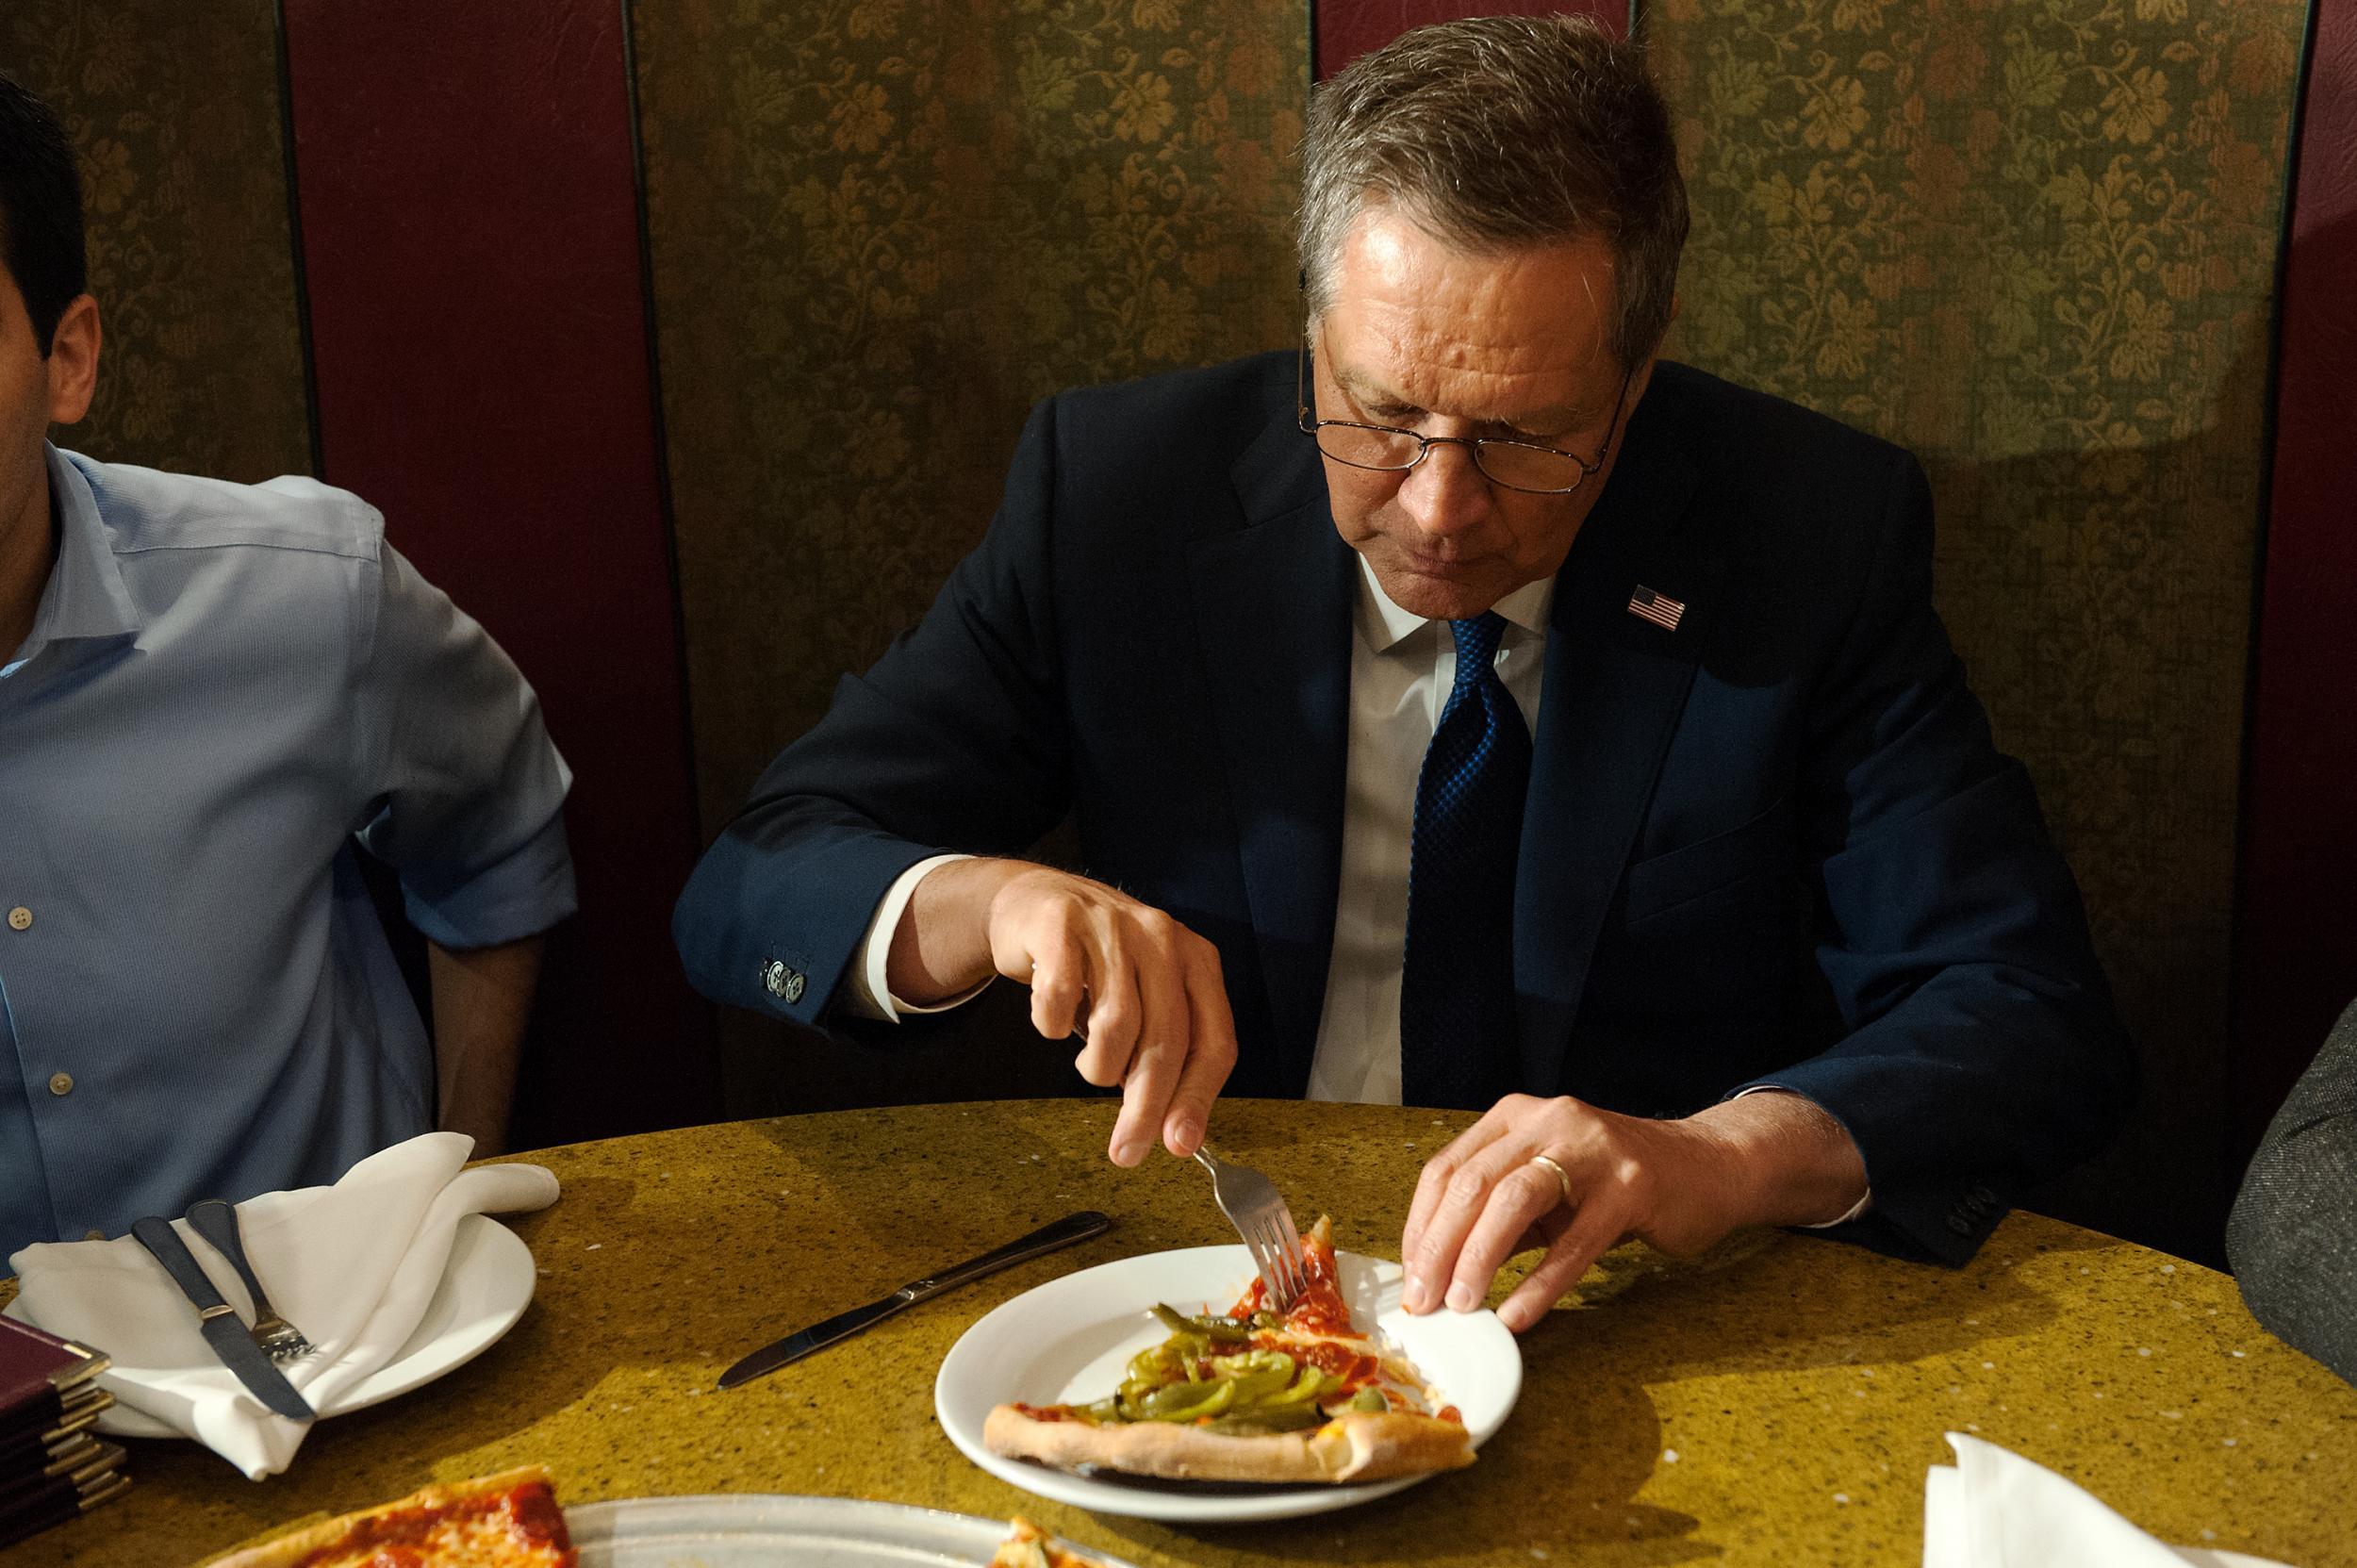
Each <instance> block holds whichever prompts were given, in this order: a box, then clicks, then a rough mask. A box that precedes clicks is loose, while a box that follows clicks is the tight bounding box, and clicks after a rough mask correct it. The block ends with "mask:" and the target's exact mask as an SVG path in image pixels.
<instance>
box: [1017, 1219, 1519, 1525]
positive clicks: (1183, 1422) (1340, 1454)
mask: <svg viewBox="0 0 2357 1568" xmlns="http://www.w3.org/2000/svg"><path fill="white" fill-rule="evenodd" d="M1302 1250H1303V1252H1304V1253H1305V1254H1306V1255H1307V1258H1308V1261H1309V1273H1310V1284H1309V1288H1308V1289H1306V1290H1304V1291H1303V1292H1302V1294H1301V1297H1300V1299H1299V1300H1297V1301H1295V1302H1294V1305H1293V1306H1292V1308H1291V1309H1289V1310H1288V1311H1286V1312H1282V1313H1279V1312H1273V1311H1271V1310H1270V1309H1269V1305H1268V1299H1267V1293H1266V1288H1265V1287H1264V1286H1263V1284H1262V1283H1261V1281H1260V1280H1259V1279H1255V1280H1254V1281H1253V1282H1252V1288H1251V1289H1250V1290H1248V1291H1246V1292H1245V1293H1244V1298H1243V1299H1242V1300H1240V1301H1238V1302H1237V1303H1236V1304H1235V1306H1233V1307H1232V1308H1230V1309H1229V1310H1228V1312H1227V1313H1226V1315H1224V1316H1209V1315H1207V1316H1200V1317H1190V1316H1188V1315H1186V1314H1184V1313H1182V1312H1178V1311H1176V1310H1175V1309H1173V1308H1171V1307H1169V1306H1166V1305H1157V1306H1156V1307H1155V1308H1154V1309H1153V1310H1154V1314H1155V1316H1157V1317H1158V1318H1160V1319H1161V1320H1162V1324H1163V1326H1164V1327H1165V1328H1167V1329H1170V1337H1169V1338H1168V1339H1166V1340H1164V1341H1163V1342H1162V1344H1160V1345H1155V1346H1153V1347H1152V1348H1150V1349H1146V1350H1143V1351H1140V1352H1139V1353H1138V1354H1137V1355H1136V1356H1134V1357H1132V1358H1131V1359H1130V1362H1129V1372H1128V1376H1126V1377H1125V1378H1123V1379H1122V1381H1121V1386H1120V1387H1119V1388H1118V1389H1116V1390H1114V1391H1113V1393H1112V1394H1111V1395H1108V1396H1106V1397H1105V1398H1102V1399H1099V1400H1096V1402H1095V1403H1093V1404H1087V1405H1026V1404H1010V1405H1000V1406H998V1407H997V1409H996V1410H993V1411H991V1412H990V1416H989V1419H988V1420H986V1421H985V1422H984V1423H983V1425H982V1441H983V1442H984V1443H985V1444H989V1446H990V1449H991V1451H992V1452H993V1453H997V1454H1004V1455H1006V1456H1008V1457H1009V1458H1012V1459H1031V1460H1038V1461H1041V1462H1043V1463H1046V1464H1052V1465H1055V1466H1057V1467H1058V1468H1060V1469H1064V1470H1074V1469H1079V1468H1080V1467H1082V1466H1086V1465H1095V1466H1098V1467H1100V1468H1103V1469H1108V1470H1120V1471H1125V1472H1127V1473H1129V1474H1131V1475H1140V1476H1162V1477H1175V1478H1178V1479H1185V1480H1222V1481H1278V1482H1288V1483H1291V1482H1302V1481H1336V1482H1340V1481H1370V1480H1378V1479H1382V1478H1384V1477H1392V1476H1414V1475H1422V1474H1425V1473H1426V1472H1428V1471H1434V1470H1454V1469H1457V1468H1458V1467H1459V1466H1461V1465H1467V1464H1471V1463H1472V1462H1473V1461H1474V1449H1473V1439H1472V1437H1471V1436H1470V1435H1469V1434H1468V1433H1467V1432H1466V1430H1465V1424H1464V1422H1463V1420H1462V1419H1461V1418H1460V1417H1459V1414H1458V1411H1457V1409H1456V1407H1455V1406H1453V1405H1448V1404H1445V1403H1443V1402H1442V1397H1441V1395H1439V1394H1438V1393H1437V1392H1435V1391H1434V1390H1432V1389H1431V1388H1429V1387H1427V1386H1426V1383H1425V1381H1424V1379H1423V1378H1422V1377H1421V1376H1419V1375H1418V1373H1417V1371H1416V1369H1415V1368H1414V1367H1412V1366H1410V1365H1409V1363H1408V1362H1406V1361H1405V1360H1404V1359H1402V1358H1401V1357H1400V1356H1399V1355H1397V1354H1396V1353H1394V1352H1393V1351H1391V1350H1388V1349H1387V1348H1385V1346H1384V1345H1381V1344H1379V1343H1378V1342H1377V1341H1376V1340H1375V1339H1374V1338H1372V1337H1371V1336H1370V1335H1368V1334H1366V1333H1363V1332H1361V1331H1360V1329H1358V1328H1357V1327H1356V1326H1355V1325H1353V1324H1352V1322H1351V1321H1350V1310H1349V1308H1348V1307H1346V1306H1345V1305H1344V1304H1343V1297H1342V1291H1341V1289H1340V1286H1339V1284H1338V1276H1337V1274H1336V1271H1335V1264H1334V1228H1333V1222H1332V1221H1331V1220H1330V1219H1328V1218H1327V1217H1325V1216H1323V1215H1321V1216H1320V1217H1319V1219H1318V1222H1317V1224H1316V1225H1315V1226H1313V1227H1311V1228H1310V1234H1309V1235H1307V1236H1305V1237H1304V1238H1302Z"/></svg>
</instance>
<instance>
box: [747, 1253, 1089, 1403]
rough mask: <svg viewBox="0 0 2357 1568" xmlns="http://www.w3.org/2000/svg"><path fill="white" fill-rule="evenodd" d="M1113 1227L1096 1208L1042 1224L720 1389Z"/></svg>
mask: <svg viewBox="0 0 2357 1568" xmlns="http://www.w3.org/2000/svg"><path fill="white" fill-rule="evenodd" d="M1112 1229H1113V1220H1112V1218H1111V1216H1109V1215H1106V1214H1101V1213H1097V1212H1096V1210H1094V1209H1083V1210H1081V1211H1080V1213H1072V1214H1066V1215H1064V1217H1063V1218H1062V1219H1060V1220H1057V1221H1056V1222H1055V1223H1054V1224H1052V1225H1043V1226H1041V1227H1040V1228H1039V1229H1038V1230H1034V1231H1032V1232H1031V1233H1030V1235H1028V1236H1021V1237H1018V1238H1016V1239H1015V1240H1014V1241H1011V1242H1009V1243H1008V1244H1007V1245H1006V1246H1000V1247H994V1248H992V1249H991V1250H990V1251H988V1252H985V1253H983V1254H982V1255H981V1257H979V1258H969V1259H967V1260H966V1261H965V1262H964V1263H959V1264H957V1265H955V1266H954V1267H950V1268H946V1269H943V1270H942V1271H941V1272H940V1273H938V1274H930V1275H927V1276H926V1277H925V1278H924V1279H915V1280H911V1281H910V1282H909V1283H907V1284H905V1285H902V1286H901V1287H900V1288H899V1289H898V1290H897V1291H894V1292H893V1293H892V1294H891V1295H890V1296H884V1297H883V1298H882V1299H881V1300H877V1301H870V1302H869V1303H867V1305H865V1307H853V1308H852V1309H851V1310H850V1311H849V1312H837V1313H836V1314H835V1315H834V1316H832V1317H831V1318H828V1319H826V1320H825V1321H823V1322H819V1323H814V1324H812V1325H811V1326H810V1327H809V1328H807V1329H798V1330H797V1331H795V1332H793V1333H791V1334H788V1335H786V1336H785V1338H783V1339H782V1340H779V1341H777V1342H776V1343H775V1344H772V1345H763V1346H762V1347H761V1348H760V1349H758V1350H756V1351H754V1352H753V1353H752V1354H751V1355H750V1356H748V1357H746V1358H745V1359H744V1360H743V1361H741V1362H737V1363H736V1364H735V1365H734V1366H732V1367H730V1368H729V1369H728V1370H727V1371H726V1372H723V1373H721V1374H720V1386H721V1387H722V1388H735V1387H737V1386H738V1385H739V1384H742V1383H749V1382H751V1381H752V1380H753V1379H754V1378H759V1377H761V1376H763V1375H764V1374H766V1373H771V1372H775V1371H776V1370H777V1369H778V1368H780V1367H782V1366H784V1365H786V1364H787V1363H789V1362H799V1361H800V1360H801V1359H802V1358H803V1357H804V1356H807V1355H809V1354H810V1353H811V1352H812V1351H814V1350H824V1349H825V1348H826V1347H827V1346H828V1345H832V1344H834V1343H835V1342H836V1341H837V1340H844V1339H849V1338H850V1337H851V1336H852V1335H853V1334H856V1333H858V1332H860V1331H861V1330H862V1329H871V1328H873V1327H875V1326H876V1325H877V1324H879V1323H882V1321H883V1320H884V1319H885V1318H887V1317H890V1316H891V1315H892V1314H893V1313H895V1312H901V1311H903V1310H905V1309H907V1308H910V1307H914V1306H915V1305H916V1304H917V1303H918V1302H919V1301H929V1300H931V1299H932V1298H933V1297H934V1296H939V1295H940V1294H941V1293H942V1292H944V1291H951V1290H955V1289H957V1288H958V1287H959V1286H960V1285H964V1284H970V1283H972V1282H973V1281H974V1280H977V1279H981V1278H982V1276H984V1275H986V1274H996V1273H997V1272H998V1271H999V1270H1000V1269H1002V1268H1012V1267H1014V1265H1015V1264H1016V1263H1024V1262H1026V1261H1028V1260H1030V1259H1032V1258H1036V1257H1039V1256H1040V1255H1041V1254H1042V1253H1047V1252H1053V1251H1055V1250H1056V1249H1057V1248H1058V1247H1060V1246H1071V1245H1072V1244H1073V1243H1075V1242H1084V1241H1087V1240H1088V1239H1089V1238H1090V1237H1091V1236H1101V1235H1103V1234H1104V1233H1105V1232H1106V1231H1107V1230H1112Z"/></svg>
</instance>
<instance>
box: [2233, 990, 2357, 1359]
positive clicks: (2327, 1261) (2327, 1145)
mask: <svg viewBox="0 0 2357 1568" xmlns="http://www.w3.org/2000/svg"><path fill="white" fill-rule="evenodd" d="M2226 1255H2227V1257H2228V1259H2229V1260H2230V1261H2231V1262H2232V1263H2233V1266H2234V1279H2235V1281H2236V1283H2238V1284H2239V1285H2240V1286H2241V1287H2242V1296H2243V1300H2244V1301H2245V1302H2246V1303H2247V1304H2248V1305H2249V1306H2250V1312H2251V1315H2252V1316H2253V1317H2256V1318H2257V1319H2258V1320H2259V1322H2260V1323H2261V1324H2262V1325H2264V1326H2265V1327H2266V1329H2267V1331H2268V1332H2269V1333H2272V1334H2274V1335H2275V1336H2276V1337H2278V1338H2279V1339H2281V1340H2283V1342H2284V1343H2285V1344H2287V1345H2291V1346H2292V1347H2293V1348H2295V1349H2298V1350H2302V1351H2305V1352H2306V1353H2307V1354H2309V1355H2311V1356H2314V1357H2315V1358H2316V1360H2317V1361H2319V1362H2323V1363H2324V1364H2325V1365H2326V1366H2329V1367H2331V1368H2332V1370H2333V1371H2334V1372H2336V1373H2338V1374H2340V1375H2341V1377H2343V1378H2347V1379H2348V1380H2349V1381H2350V1382H2352V1383H2357V1003H2352V1004H2351V1005H2350V1006H2349V1011H2348V1012H2346V1013H2343V1014H2342V1015H2341V1019H2340V1022H2339V1023H2338V1024H2336V1025H2334V1026H2333V1029H2332V1033H2331V1034H2330V1035H2329V1036H2327V1038H2326V1039H2325V1042H2324V1048H2323V1049H2322V1050H2320V1051H2318V1052H2317V1053H2316V1061H2315V1062H2314V1063H2312V1064H2311V1065H2309V1068H2308V1071H2307V1072H2306V1073H2305V1074H2304V1075H2303V1076H2302V1077H2301V1078H2300V1080H2299V1083H2298V1084H2297V1085H2295V1086H2294V1087H2293V1089H2292V1092H2291V1098H2288V1099H2286V1100H2285V1101H2284V1102H2283V1109H2282V1110H2280V1111H2278V1112H2277V1113H2276V1114H2275V1120H2274V1121H2273V1122H2272V1123H2270V1124H2269V1125H2268V1127H2267V1131H2266V1138H2265V1139H2264V1140H2263V1141H2262V1142H2261V1143H2260V1145H2259V1152H2258V1154H2257V1155H2256V1156H2254V1157H2253V1158H2252V1160H2251V1162H2250V1171H2249V1173H2248V1174H2246V1175H2245V1176H2244V1178H2243V1183H2242V1196H2241V1197H2238V1198H2236V1199H2235V1201H2234V1213H2233V1217H2232V1218H2231V1219H2229V1220H2228V1221H2227V1224H2226Z"/></svg>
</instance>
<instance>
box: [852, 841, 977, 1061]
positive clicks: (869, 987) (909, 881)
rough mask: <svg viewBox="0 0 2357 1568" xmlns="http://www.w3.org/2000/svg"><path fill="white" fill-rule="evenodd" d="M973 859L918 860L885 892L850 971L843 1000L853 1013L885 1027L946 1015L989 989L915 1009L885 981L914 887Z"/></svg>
mask: <svg viewBox="0 0 2357 1568" xmlns="http://www.w3.org/2000/svg"><path fill="white" fill-rule="evenodd" d="M973 858H974V857H973V856H972V855H934V856H932V857H931V858H930V859H927V860H920V861H918V862H917V863H916V864H915V865H914V866H912V867H909V868H908V869H907V870H905V871H903V872H901V873H900V874H899V876H898V878H896V879H894V881H893V883H892V885H891V886H890V887H887V888H885V889H884V896H883V901H882V902H881V903H879V904H878V905H877V906H876V915H875V918H873V919H871V920H869V921H868V922H867V935H866V936H865V938H864V939H863V941H862V942H861V945H860V961H859V963H857V964H856V965H853V966H852V967H851V973H850V976H849V979H850V984H849V987H848V988H847V991H848V994H847V995H846V996H845V998H844V1000H846V1001H848V1002H849V1003H850V1006H851V1011H852V1012H854V1013H857V1014H859V1015H861V1016H863V1017H868V1018H882V1020H883V1021H884V1022H885V1023H888V1024H897V1023H898V1022H899V1021H900V1015H901V1014H903V1013H947V1012H948V1011H949V1010H950V1009H951V1008H953V1007H964V1005H965V1004H966V1003H967V1002H970V1001H972V1000H973V999H975V998H976V997H979V996H981V994H982V992H983V991H984V990H985V989H987V988H988V987H989V985H990V981H989V980H987V979H985V980H984V981H983V982H981V984H980V985H977V986H975V987H973V988H972V989H971V990H968V991H965V992H963V993H961V994H959V995H957V996H954V997H951V998H950V999H948V1000H947V1001H941V1002H935V1003H934V1004H933V1005H932V1006H931V1007H918V1006H916V1005H915V1004H914V1003H912V1002H905V1001H902V1000H901V999H899V998H898V997H896V996H894V995H893V994H892V985H891V982H890V981H889V980H888V979H886V978H885V968H886V965H887V963H888V961H889V960H890V959H891V957H892V933H894V932H895V931H897V930H898V929H899V925H900V913H901V911H903V910H905V909H907V908H908V906H909V899H910V898H911V897H912V896H913V895H914V894H915V892H916V884H917V883H920V882H923V881H924V880H925V879H926V878H927V877H928V876H930V875H931V874H932V872H933V871H934V870H935V869H936V868H937V867H943V866H947V865H948V864H949V863H950V862H951V861H953V860H972V859H973Z"/></svg>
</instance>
